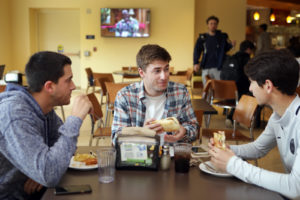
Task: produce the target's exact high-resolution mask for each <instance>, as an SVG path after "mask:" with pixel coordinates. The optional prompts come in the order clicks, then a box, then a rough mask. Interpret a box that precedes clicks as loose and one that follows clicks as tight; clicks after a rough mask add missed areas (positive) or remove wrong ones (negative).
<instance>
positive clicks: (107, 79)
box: [95, 74, 114, 95]
mask: <svg viewBox="0 0 300 200" xmlns="http://www.w3.org/2000/svg"><path fill="white" fill-rule="evenodd" d="M111 75H112V74H111ZM95 81H96V85H100V87H101V89H102V95H106V93H107V88H106V85H105V82H112V83H114V80H113V79H111V77H102V78H97V79H95Z"/></svg>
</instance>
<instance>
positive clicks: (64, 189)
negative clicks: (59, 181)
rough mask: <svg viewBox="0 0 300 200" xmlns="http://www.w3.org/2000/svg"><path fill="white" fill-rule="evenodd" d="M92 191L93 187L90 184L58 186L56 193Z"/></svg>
mask: <svg viewBox="0 0 300 200" xmlns="http://www.w3.org/2000/svg"><path fill="white" fill-rule="evenodd" d="M91 192H92V188H91V186H90V185H66V186H56V187H55V190H54V194H55V195H63V194H82V193H91Z"/></svg>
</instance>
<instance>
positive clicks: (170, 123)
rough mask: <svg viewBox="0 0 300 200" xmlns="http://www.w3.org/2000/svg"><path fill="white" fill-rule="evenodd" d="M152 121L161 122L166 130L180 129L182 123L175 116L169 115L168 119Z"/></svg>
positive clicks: (154, 122)
mask: <svg viewBox="0 0 300 200" xmlns="http://www.w3.org/2000/svg"><path fill="white" fill-rule="evenodd" d="M152 123H153V124H160V125H161V126H162V127H163V129H164V131H166V132H173V131H178V130H179V128H180V124H179V122H178V120H177V119H176V118H175V117H168V118H166V119H161V120H155V121H153V122H152Z"/></svg>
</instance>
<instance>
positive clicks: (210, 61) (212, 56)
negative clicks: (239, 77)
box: [203, 35, 219, 69]
mask: <svg viewBox="0 0 300 200" xmlns="http://www.w3.org/2000/svg"><path fill="white" fill-rule="evenodd" d="M206 47H207V54H206V56H207V57H206V59H207V60H206V62H205V64H204V66H203V68H205V69H209V68H216V66H218V55H217V49H218V47H219V45H218V43H217V38H216V36H215V35H208V36H207V37H206Z"/></svg>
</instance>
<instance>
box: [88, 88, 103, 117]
mask: <svg viewBox="0 0 300 200" xmlns="http://www.w3.org/2000/svg"><path fill="white" fill-rule="evenodd" d="M87 96H88V98H89V100H90V101H91V103H92V105H93V110H94V112H93V113H92V114H91V116H92V118H93V120H94V122H96V121H98V120H99V119H102V117H103V112H102V109H101V105H100V103H99V101H98V99H97V97H96V96H95V94H94V93H90V94H88V95H87Z"/></svg>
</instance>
